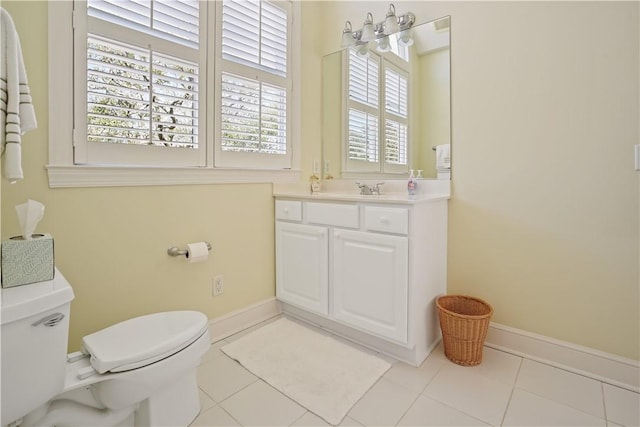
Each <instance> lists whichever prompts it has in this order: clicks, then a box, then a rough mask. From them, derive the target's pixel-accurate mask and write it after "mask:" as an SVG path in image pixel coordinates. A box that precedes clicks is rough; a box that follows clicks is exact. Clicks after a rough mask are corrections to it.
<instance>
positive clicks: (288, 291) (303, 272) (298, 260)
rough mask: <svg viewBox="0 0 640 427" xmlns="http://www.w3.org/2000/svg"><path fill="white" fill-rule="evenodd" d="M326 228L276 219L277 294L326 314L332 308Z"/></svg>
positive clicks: (287, 300)
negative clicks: (330, 302)
mask: <svg viewBox="0 0 640 427" xmlns="http://www.w3.org/2000/svg"><path fill="white" fill-rule="evenodd" d="M328 235H329V232H328V229H327V228H326V227H314V226H311V225H304V224H292V223H287V222H281V221H277V222H276V297H277V298H278V299H280V300H282V301H284V302H287V303H290V304H293V305H296V306H298V307H301V308H305V309H307V310H309V311H313V312H315V313H319V314H323V315H327V314H328V311H329V308H328V306H329V295H328V293H329V283H328V276H329V273H328V270H329V266H328V253H329V238H328Z"/></svg>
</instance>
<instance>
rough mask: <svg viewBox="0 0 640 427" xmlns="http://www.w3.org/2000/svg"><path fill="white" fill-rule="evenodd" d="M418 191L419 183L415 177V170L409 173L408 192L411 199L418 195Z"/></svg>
mask: <svg viewBox="0 0 640 427" xmlns="http://www.w3.org/2000/svg"><path fill="white" fill-rule="evenodd" d="M417 189H418V181H417V180H416V177H415V176H414V175H413V169H411V170H410V172H409V181H407V191H408V193H409V197H413V196H415V195H416V190H417Z"/></svg>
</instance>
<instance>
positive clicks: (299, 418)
mask: <svg viewBox="0 0 640 427" xmlns="http://www.w3.org/2000/svg"><path fill="white" fill-rule="evenodd" d="M258 327H259V326H258ZM253 329H255V328H253ZM251 330H252V329H249V330H248V331H244V332H242V333H239V334H237V335H234V336H232V337H229V338H227V339H226V340H222V341H219V342H217V343H215V344H213V345H212V346H211V350H210V351H209V352H208V353H207V355H206V356H205V358H204V360H203V362H202V364H201V365H200V367H199V368H198V383H199V385H200V396H201V401H202V410H201V412H200V415H199V416H198V417H197V418H196V419H195V420H194V422H193V423H192V424H191V425H192V426H326V425H328V424H327V423H326V422H324V420H322V419H321V418H319V417H318V416H316V415H314V414H313V413H311V412H309V411H307V410H306V409H305V408H303V407H302V406H300V405H298V404H297V403H296V402H294V401H293V400H291V399H289V398H288V397H286V396H284V395H283V394H281V393H280V392H278V391H277V390H275V389H274V388H272V387H271V386H269V385H268V384H266V383H265V382H264V381H262V380H260V379H259V378H258V377H256V376H254V375H253V374H251V373H250V372H249V371H247V370H246V369H245V368H243V367H242V366H241V365H240V364H238V363H237V362H236V361H234V360H232V359H230V358H229V357H227V356H226V355H225V354H224V353H223V352H222V351H220V348H221V347H223V346H224V345H225V344H227V343H228V342H231V341H233V340H234V339H237V338H238V337H239V336H242V335H244V334H246V333H248V332H250V331H251ZM364 350H365V351H369V350H366V349H364ZM381 357H384V358H385V359H387V360H389V362H390V363H392V366H391V368H390V369H389V370H388V371H387V372H386V373H385V375H384V376H382V377H381V378H380V379H379V380H378V382H377V383H376V384H374V385H373V387H371V389H370V390H369V391H368V392H367V393H366V394H365V395H364V396H363V397H362V398H361V399H360V400H359V401H358V403H356V404H355V406H354V407H353V408H352V409H351V411H350V412H349V413H348V414H347V416H346V417H345V418H344V420H343V421H342V423H341V424H340V425H341V426H483V425H492V426H501V425H504V426H638V425H640V415H639V413H640V395H638V393H634V392H631V391H628V390H625V389H621V388H619V387H614V386H611V385H609V384H604V383H602V382H600V381H597V380H594V379H591V378H587V377H583V376H580V375H576V374H573V373H570V372H567V371H564V370H561V369H557V368H554V367H551V366H547V365H544V364H541V363H538V362H534V361H532V360H528V359H523V358H522V357H518V356H514V355H512V354H508V353H505V352H501V351H497V350H494V349H492V348H488V347H485V349H484V357H483V362H482V364H480V365H479V366H476V367H462V366H458V365H456V364H454V363H452V362H450V361H448V360H447V359H446V357H445V356H444V352H443V350H442V345H440V346H439V347H438V348H436V350H434V352H433V353H432V354H431V355H430V356H429V357H428V358H427V360H425V362H424V363H423V364H422V365H421V366H420V367H418V368H415V367H412V366H409V365H407V364H404V363H402V362H397V361H393V360H390V359H389V358H388V357H386V356H381Z"/></svg>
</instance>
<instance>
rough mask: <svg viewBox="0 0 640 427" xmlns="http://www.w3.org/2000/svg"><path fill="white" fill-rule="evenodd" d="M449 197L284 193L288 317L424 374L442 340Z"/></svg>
mask: <svg viewBox="0 0 640 427" xmlns="http://www.w3.org/2000/svg"><path fill="white" fill-rule="evenodd" d="M442 185H446V190H445V189H438V188H436V189H435V190H433V189H432V191H423V192H422V193H419V194H418V195H417V196H416V197H415V198H411V199H410V198H409V197H408V196H407V195H406V194H402V193H388V194H383V195H369V196H364V195H358V194H357V192H356V191H355V190H350V191H349V192H346V191H345V192H325V193H313V194H312V193H310V192H308V191H287V190H284V191H275V192H274V195H275V198H276V200H275V218H276V226H275V227H276V297H277V298H278V300H279V301H281V302H282V303H283V310H284V312H285V313H286V314H288V315H290V316H293V317H297V318H300V319H302V320H305V321H308V322H311V323H314V324H316V325H319V326H321V327H323V328H326V329H328V330H330V331H331V332H333V333H335V334H337V335H341V336H344V337H346V338H349V339H351V340H353V341H356V342H358V343H361V344H363V345H365V346H367V347H370V348H373V349H375V350H377V351H380V352H382V353H385V354H388V355H391V356H393V357H396V358H398V359H400V360H403V361H405V362H407V363H410V364H412V365H415V366H418V365H419V364H420V363H422V361H423V360H424V359H425V358H426V357H427V355H428V354H429V353H430V351H431V350H432V349H433V348H434V347H435V345H436V344H437V343H438V340H439V337H440V331H439V326H438V322H437V314H436V307H435V299H436V297H437V296H439V295H442V294H444V293H445V292H446V264H447V263H446V257H447V203H448V198H449V191H448V182H447V183H443V184H442Z"/></svg>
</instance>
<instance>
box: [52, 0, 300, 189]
mask: <svg viewBox="0 0 640 427" xmlns="http://www.w3.org/2000/svg"><path fill="white" fill-rule="evenodd" d="M296 17H297V18H296ZM299 21H300V20H299V5H298V6H296V5H295V4H294V2H290V1H277V2H271V1H266V0H263V1H260V0H253V1H247V0H243V1H240V0H224V1H221V2H208V1H197V0H87V1H80V0H76V1H74V2H70V3H68V2H52V3H51V4H50V5H49V24H50V25H49V37H50V43H49V46H50V51H51V55H52V56H51V57H56V58H59V60H58V61H50V76H51V78H50V79H51V81H52V82H56V84H51V85H50V92H51V93H50V99H51V102H50V118H51V120H57V119H60V120H59V121H57V122H56V123H60V124H62V126H52V127H51V130H50V133H51V135H50V164H49V165H48V166H47V168H48V169H49V178H50V185H51V186H52V187H53V186H58V185H57V184H56V182H54V181H59V180H65V179H67V177H69V176H71V175H73V179H72V181H73V182H72V183H70V184H69V185H71V186H83V185H88V186H93V185H96V183H95V182H92V180H93V179H94V178H92V177H91V176H93V177H95V179H97V180H100V181H102V180H103V179H106V180H107V181H111V183H109V182H105V183H104V184H97V185H114V184H115V185H136V184H143V185H154V184H171V183H179V184H183V183H190V182H193V183H207V182H220V181H224V182H264V181H268V182H274V181H278V182H281V181H292V180H296V179H297V175H298V173H297V172H295V169H297V168H298V167H299V153H297V152H295V151H297V150H295V148H296V147H294V145H295V144H294V141H296V138H297V136H298V135H299V113H296V111H299V102H300V101H299V91H297V90H296V89H297V85H298V84H299V79H297V78H296V76H297V75H298V73H299V61H295V60H293V59H292V58H296V57H299V55H298V56H296V55H295V54H296V53H299V48H300V43H299V37H298V38H295V37H294V34H297V33H298V32H299ZM294 24H295V25H294ZM294 40H295V42H294ZM72 46H73V48H72ZM72 76H73V77H72ZM65 88H67V89H68V90H70V91H72V92H73V94H74V97H73V100H72V101H69V100H68V99H67V97H68V95H67V94H68V93H69V92H66V90H65ZM54 100H55V101H54ZM71 141H72V142H71ZM74 166H75V168H74ZM150 167H152V168H150ZM166 169H171V172H172V173H171V174H167V173H166ZM154 170H155V171H156V172H158V173H157V174H156V173H154ZM252 170H253V171H255V172H251V171H252ZM292 170H294V173H292V174H291V173H289V174H287V172H291V171H292ZM198 171H200V172H198ZM83 174H85V175H90V176H89V177H88V179H87V181H86V182H82V177H81V175H83ZM63 175H64V176H63ZM98 175H99V176H98ZM106 175H111V176H113V177H117V178H114V179H110V178H109V179H107V178H105V176H106ZM123 175H128V176H127V177H124V178H123ZM135 176H139V177H142V178H141V179H140V180H138V179H137V178H135ZM285 176H286V177H285ZM152 177H156V178H157V179H158V181H157V182H155V181H154V182H150V180H152ZM233 177H242V178H240V179H239V180H235V179H234V178H233ZM113 181H115V183H114V182H113ZM61 185H66V184H65V183H61Z"/></svg>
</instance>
